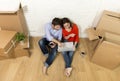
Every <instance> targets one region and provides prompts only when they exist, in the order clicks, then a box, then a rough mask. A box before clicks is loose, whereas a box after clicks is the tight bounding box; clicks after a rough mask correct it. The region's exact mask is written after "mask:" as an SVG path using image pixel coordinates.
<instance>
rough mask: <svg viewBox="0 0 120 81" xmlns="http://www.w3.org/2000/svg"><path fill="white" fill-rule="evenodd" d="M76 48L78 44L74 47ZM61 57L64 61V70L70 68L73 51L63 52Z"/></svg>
mask: <svg viewBox="0 0 120 81" xmlns="http://www.w3.org/2000/svg"><path fill="white" fill-rule="evenodd" d="M62 42H67V40H63V41H62ZM77 47H78V43H77V45H76V48H77ZM62 55H63V58H64V61H65V68H69V67H71V63H72V60H73V55H74V51H63V52H62Z"/></svg>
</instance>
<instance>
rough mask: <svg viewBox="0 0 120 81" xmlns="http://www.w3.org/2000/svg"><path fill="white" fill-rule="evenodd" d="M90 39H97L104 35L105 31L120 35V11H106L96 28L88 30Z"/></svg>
mask: <svg viewBox="0 0 120 81" xmlns="http://www.w3.org/2000/svg"><path fill="white" fill-rule="evenodd" d="M86 32H87V34H88V38H89V40H96V39H98V38H97V37H98V36H101V37H104V34H105V32H111V33H115V34H119V35H120V13H115V12H111V11H106V10H105V11H104V12H103V15H102V16H101V19H100V20H99V22H98V25H97V27H96V28H92V27H90V28H88V29H87V30H86Z"/></svg>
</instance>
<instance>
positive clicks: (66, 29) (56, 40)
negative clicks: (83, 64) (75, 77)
mask: <svg viewBox="0 0 120 81" xmlns="http://www.w3.org/2000/svg"><path fill="white" fill-rule="evenodd" d="M61 41H62V42H73V44H74V45H73V48H74V49H75V48H76V47H77V45H78V42H79V32H78V27H77V25H76V24H74V23H72V22H71V21H70V20H69V19H68V18H63V19H59V18H54V19H53V20H52V22H50V23H47V24H46V25H45V36H44V37H43V38H42V39H41V40H40V41H39V42H38V43H39V46H40V48H41V50H42V52H43V54H44V55H45V56H46V57H47V59H46V61H45V62H44V67H43V73H44V74H47V69H48V67H49V66H50V65H51V64H52V62H53V61H54V59H55V57H56V54H57V49H58V46H62V44H61ZM48 48H49V49H50V50H48ZM73 54H74V51H63V52H62V55H63V57H64V61H65V75H66V76H70V74H71V71H72V67H71V63H72V58H73Z"/></svg>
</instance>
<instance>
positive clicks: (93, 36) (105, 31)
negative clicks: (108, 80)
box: [87, 11, 120, 69]
mask: <svg viewBox="0 0 120 81" xmlns="http://www.w3.org/2000/svg"><path fill="white" fill-rule="evenodd" d="M87 34H88V38H89V40H91V41H93V40H100V41H99V43H98V45H97V46H96V48H95V49H94V54H92V58H91V61H92V62H93V63H96V64H98V65H101V66H104V67H106V68H109V69H114V68H116V67H117V66H119V65H120V50H119V49H120V13H115V12H111V11H104V12H103V15H102V17H101V19H100V21H99V22H98V25H97V27H96V28H93V27H91V28H88V29H87Z"/></svg>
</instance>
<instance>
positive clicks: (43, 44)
mask: <svg viewBox="0 0 120 81" xmlns="http://www.w3.org/2000/svg"><path fill="white" fill-rule="evenodd" d="M38 44H39V46H40V48H41V51H42V52H43V54H44V55H45V54H48V53H49V52H48V49H47V47H46V45H48V44H49V41H47V40H46V38H42V39H41V40H40V41H39V42H38Z"/></svg>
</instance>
